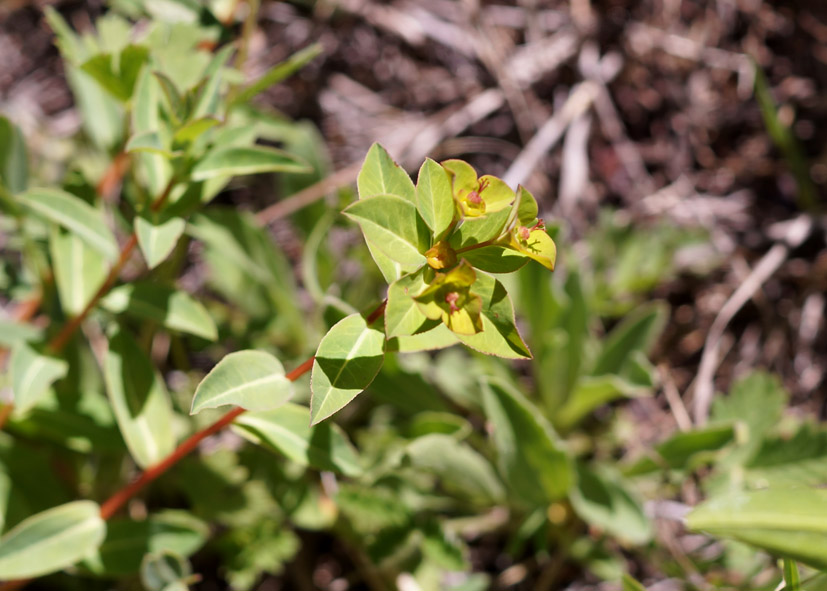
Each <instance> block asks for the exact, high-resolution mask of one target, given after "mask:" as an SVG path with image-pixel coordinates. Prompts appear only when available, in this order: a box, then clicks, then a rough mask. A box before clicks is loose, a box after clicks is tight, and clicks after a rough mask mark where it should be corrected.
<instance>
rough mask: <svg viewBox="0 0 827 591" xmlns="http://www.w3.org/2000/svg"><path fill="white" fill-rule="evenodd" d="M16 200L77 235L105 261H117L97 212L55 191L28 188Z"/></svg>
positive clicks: (113, 245)
mask: <svg viewBox="0 0 827 591" xmlns="http://www.w3.org/2000/svg"><path fill="white" fill-rule="evenodd" d="M19 200H20V203H22V204H23V205H26V206H27V207H29V208H30V209H32V210H34V211H35V212H36V213H38V214H40V215H42V216H43V217H45V218H46V219H48V220H50V221H52V222H55V223H56V224H59V225H61V226H63V227H64V228H66V229H67V230H69V231H70V232H72V233H73V234H76V235H77V236H78V237H79V238H80V239H81V240H83V241H84V242H86V243H87V244H88V245H89V246H91V247H92V248H94V249H95V250H97V251H98V252H100V253H101V254H103V255H104V256H105V257H106V258H107V260H109V261H114V260H115V259H117V258H118V243H117V242H115V237H114V236H113V235H112V232H111V231H110V230H109V228H108V227H107V226H106V223H104V221H103V217H102V216H101V213H100V211H98V210H97V209H95V208H94V207H92V206H91V205H89V204H88V203H86V202H85V201H83V200H81V199H80V198H78V197H75V196H74V195H71V194H70V193H66V192H64V191H59V190H57V189H30V190H29V191H27V192H25V193H22V194H21V195H20V196H19Z"/></svg>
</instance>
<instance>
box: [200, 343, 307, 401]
mask: <svg viewBox="0 0 827 591" xmlns="http://www.w3.org/2000/svg"><path fill="white" fill-rule="evenodd" d="M292 396H293V383H292V382H291V381H290V380H288V379H287V378H286V377H285V376H284V366H282V364H281V362H280V361H279V360H278V359H276V358H275V357H273V356H272V355H270V354H269V353H265V352H264V351H236V352H235V353H230V354H229V355H227V356H226V357H224V359H222V360H221V361H219V362H218V364H217V365H216V366H215V367H214V368H212V371H210V373H208V374H207V376H206V377H205V378H204V379H203V380H201V383H200V384H198V388H196V390H195V396H194V397H193V399H192V409H191V410H190V414H196V413H198V412H200V411H202V410H204V409H205V408H216V407H218V406H224V405H227V404H232V405H234V406H240V407H241V408H245V409H247V410H272V409H274V408H278V407H279V406H281V405H283V404H284V403H285V402H287V401H288V400H289V399H290V398H291V397H292Z"/></svg>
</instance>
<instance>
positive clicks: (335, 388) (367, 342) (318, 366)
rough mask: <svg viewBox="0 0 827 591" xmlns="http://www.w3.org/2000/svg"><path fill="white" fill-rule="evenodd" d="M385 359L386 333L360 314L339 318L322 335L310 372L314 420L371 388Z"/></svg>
mask: <svg viewBox="0 0 827 591" xmlns="http://www.w3.org/2000/svg"><path fill="white" fill-rule="evenodd" d="M384 359H385V335H383V334H382V332H381V331H378V330H376V329H375V328H371V327H369V326H368V325H367V324H366V322H365V319H364V318H362V316H361V315H360V314H351V315H350V316H348V317H346V318H343V319H342V320H340V321H339V322H337V323H336V324H335V325H333V327H332V328H331V329H330V331H329V332H328V333H327V334H326V335H325V336H324V338H322V341H321V343H319V348H318V350H317V351H316V358H315V360H314V361H313V372H312V374H311V376H310V389H311V390H312V392H313V394H312V397H311V399H310V416H311V424H313V425H315V424H317V423H318V422H320V421H323V420H324V419H326V418H328V417H329V416H331V415H332V414H333V413H335V412H337V411H338V410H340V409H342V408H343V407H344V406H345V405H346V404H347V403H349V402H350V401H351V400H353V399H354V398H355V397H356V396H357V394H359V393H360V392H362V391H363V390H364V389H365V388H367V387H368V386H369V385H370V383H371V382H372V381H373V378H375V377H376V374H377V373H379V369H380V368H381V367H382V362H383V361H384Z"/></svg>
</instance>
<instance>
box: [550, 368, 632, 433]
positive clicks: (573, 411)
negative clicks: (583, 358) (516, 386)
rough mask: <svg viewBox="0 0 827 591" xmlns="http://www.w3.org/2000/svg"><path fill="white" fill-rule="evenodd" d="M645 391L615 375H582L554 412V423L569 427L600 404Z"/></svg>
mask: <svg viewBox="0 0 827 591" xmlns="http://www.w3.org/2000/svg"><path fill="white" fill-rule="evenodd" d="M646 392H647V389H645V388H641V387H639V386H637V385H635V384H631V383H629V382H627V381H626V380H624V379H622V378H620V377H619V376H616V375H611V374H610V375H603V376H597V377H591V376H584V377H582V378H580V379H579V380H578V381H577V382H576V383H575V386H574V388H573V389H572V390H571V393H570V394H569V396H568V398H567V399H566V402H565V404H563V406H562V407H561V408H560V409H558V410H557V412H556V413H555V415H554V424H555V425H557V426H558V427H560V428H568V427H571V426H572V425H574V424H576V423H577V422H578V421H580V420H581V419H582V418H583V417H585V416H586V415H587V414H589V413H590V412H592V411H593V410H594V409H595V408H597V407H598V406H600V405H602V404H606V403H607V402H611V401H613V400H616V399H618V398H622V397H624V396H630V397H632V396H639V395H642V394H645V393H646Z"/></svg>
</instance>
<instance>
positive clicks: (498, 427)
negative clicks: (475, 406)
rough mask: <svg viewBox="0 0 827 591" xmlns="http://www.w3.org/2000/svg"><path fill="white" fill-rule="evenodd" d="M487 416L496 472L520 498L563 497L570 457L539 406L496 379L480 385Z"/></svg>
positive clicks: (535, 501) (544, 501)
mask: <svg viewBox="0 0 827 591" xmlns="http://www.w3.org/2000/svg"><path fill="white" fill-rule="evenodd" d="M483 406H484V408H485V416H486V417H487V418H488V420H489V421H490V422H491V438H492V439H493V441H494V447H495V449H496V450H497V461H498V465H499V468H500V472H501V474H502V476H503V479H504V480H505V482H506V483H508V485H509V486H510V487H511V488H512V489H513V491H514V492H515V493H516V494H517V496H519V497H520V498H521V499H522V500H523V501H525V502H527V503H529V504H532V505H544V504H548V503H549V502H552V501H556V500H559V499H561V498H562V497H564V496H565V495H566V493H568V491H569V488H570V487H571V485H572V484H573V482H574V474H573V470H572V465H571V460H570V459H569V456H568V454H567V453H566V451H565V450H564V449H563V447H562V445H561V443H560V442H559V441H558V438H557V436H556V434H555V433H554V430H553V429H552V428H551V425H549V424H548V423H547V422H546V420H545V419H544V418H543V415H542V413H541V412H540V410H539V409H538V408H537V407H535V406H534V405H533V404H531V402H529V401H528V400H526V399H525V398H524V397H523V395H522V394H520V393H519V392H517V391H516V390H515V389H513V388H511V387H510V386H508V385H507V384H505V383H503V382H501V381H499V380H493V379H492V380H488V381H486V382H484V383H483Z"/></svg>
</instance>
